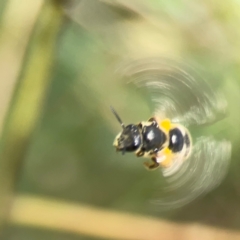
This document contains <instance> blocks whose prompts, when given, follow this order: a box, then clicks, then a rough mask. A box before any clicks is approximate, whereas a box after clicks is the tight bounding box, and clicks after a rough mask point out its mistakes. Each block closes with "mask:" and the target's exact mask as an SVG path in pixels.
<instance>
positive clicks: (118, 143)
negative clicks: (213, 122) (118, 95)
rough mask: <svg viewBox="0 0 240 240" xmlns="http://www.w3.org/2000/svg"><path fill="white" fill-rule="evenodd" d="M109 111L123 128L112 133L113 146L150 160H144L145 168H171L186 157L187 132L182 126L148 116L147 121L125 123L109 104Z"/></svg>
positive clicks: (187, 145)
mask: <svg viewBox="0 0 240 240" xmlns="http://www.w3.org/2000/svg"><path fill="white" fill-rule="evenodd" d="M111 110H112V112H113V114H114V115H115V117H116V118H117V120H118V122H119V123H120V124H121V126H122V129H123V130H122V131H121V132H120V133H119V134H118V135H117V136H116V138H115V140H114V143H113V146H114V147H115V148H116V150H117V151H120V152H122V153H123V154H124V153H125V152H135V154H136V156H137V157H145V158H149V159H150V161H146V162H144V166H145V167H146V168H147V169H148V170H154V169H157V168H158V167H162V168H172V167H173V166H174V165H175V163H178V165H179V162H183V161H184V160H186V159H187V158H188V157H189V155H190V153H191V146H192V144H191V143H192V140H191V135H190V133H189V131H188V130H187V129H186V128H185V127H183V126H182V125H180V124H174V123H172V122H171V121H170V120H169V119H164V120H162V121H161V120H159V119H158V118H157V117H152V118H150V119H149V120H148V121H145V122H144V121H143V122H140V123H138V124H129V125H127V126H125V125H124V123H123V122H122V120H121V118H120V117H119V115H118V114H117V113H116V111H115V110H114V109H113V108H112V107H111Z"/></svg>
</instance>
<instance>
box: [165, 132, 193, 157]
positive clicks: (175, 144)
mask: <svg viewBox="0 0 240 240" xmlns="http://www.w3.org/2000/svg"><path fill="white" fill-rule="evenodd" d="M184 137H185V136H183V134H182V132H181V131H180V129H178V128H174V129H171V130H170V131H169V147H168V148H169V149H170V150H171V151H172V152H174V153H177V152H180V151H182V149H183V146H184V143H185V139H184ZM188 141H189V140H188Z"/></svg>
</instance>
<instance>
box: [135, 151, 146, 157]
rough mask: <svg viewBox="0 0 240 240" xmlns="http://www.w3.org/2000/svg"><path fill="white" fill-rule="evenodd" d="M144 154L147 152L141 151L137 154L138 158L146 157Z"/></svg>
mask: <svg viewBox="0 0 240 240" xmlns="http://www.w3.org/2000/svg"><path fill="white" fill-rule="evenodd" d="M144 153H145V152H144V151H143V150H140V151H138V152H136V156H137V157H142V156H143V155H144Z"/></svg>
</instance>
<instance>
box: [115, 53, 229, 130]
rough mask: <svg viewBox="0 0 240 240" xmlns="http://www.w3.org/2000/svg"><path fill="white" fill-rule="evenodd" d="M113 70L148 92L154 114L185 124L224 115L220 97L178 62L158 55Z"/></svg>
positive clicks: (208, 120) (225, 103)
mask: <svg viewBox="0 0 240 240" xmlns="http://www.w3.org/2000/svg"><path fill="white" fill-rule="evenodd" d="M117 72H118V74H120V75H121V76H122V77H123V78H124V79H126V80H127V81H128V82H132V83H134V84H135V85H136V86H138V87H143V88H145V89H146V90H147V91H148V92H149V93H150V97H151V99H152V102H153V103H154V112H155V116H158V117H160V118H165V117H167V118H170V119H171V120H172V121H173V122H180V123H182V124H184V125H185V126H189V125H205V124H211V123H213V122H215V121H218V120H220V119H222V118H223V117H225V115H226V107H227V102H226V101H225V99H224V97H223V96H222V95H221V94H220V93H219V92H217V91H216V90H213V89H212V88H211V87H210V85H209V84H208V83H207V82H206V81H205V80H204V79H203V78H201V77H200V76H197V74H196V73H195V72H194V71H193V70H192V69H191V68H190V67H189V66H186V65H183V64H181V63H179V62H175V61H171V60H167V59H158V58H154V59H145V60H137V61H132V62H128V63H124V64H123V65H122V66H121V67H120V68H119V69H118V71H117ZM194 74H195V75H194Z"/></svg>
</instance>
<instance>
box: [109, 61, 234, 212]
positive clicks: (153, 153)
mask: <svg viewBox="0 0 240 240" xmlns="http://www.w3.org/2000/svg"><path fill="white" fill-rule="evenodd" d="M118 76H120V80H122V81H124V82H127V83H128V84H129V87H134V88H137V89H139V90H140V93H143V92H144V93H145V94H146V95H145V96H147V97H148V100H149V99H150V105H149V107H150V108H151V110H152V112H153V117H152V118H150V119H149V120H147V121H143V122H139V123H136V124H129V125H125V124H124V123H123V122H122V120H121V119H120V117H119V115H118V114H117V113H116V111H115V110H114V109H113V108H112V112H113V114H114V115H115V117H116V118H117V120H118V122H119V123H120V124H121V126H122V131H121V132H120V133H119V134H118V135H117V136H116V138H115V140H114V143H113V145H114V146H115V148H116V150H117V151H120V152H122V153H123V154H124V153H125V152H132V153H135V154H136V156H137V157H144V158H148V160H147V161H146V162H145V163H144V166H145V167H146V168H147V169H149V170H154V169H158V170H160V171H157V170H156V174H155V173H154V174H153V176H152V177H153V178H155V177H156V181H155V180H154V184H156V186H157V189H158V190H157V191H156V194H155V193H154V198H151V203H153V205H155V206H156V207H157V208H156V210H157V211H161V210H167V209H172V208H178V207H181V206H184V205H185V204H187V203H189V202H191V201H193V200H194V199H195V198H197V197H199V196H200V195H203V194H206V193H208V192H209V191H211V190H212V189H214V188H216V187H217V186H218V185H219V184H220V183H221V181H222V180H223V179H224V177H225V175H226V173H227V169H228V166H229V162H230V159H231V142H230V141H229V140H227V139H225V138H224V135H223V136H222V139H220V136H218V139H217V138H216V137H215V136H213V135H212V133H211V131H210V130H211V128H210V127H211V126H212V125H214V124H215V123H216V122H219V121H220V120H221V119H224V118H225V116H226V110H227V101H226V99H225V97H224V95H223V94H222V93H221V91H220V90H218V89H215V88H213V87H212V86H211V85H210V84H209V82H208V81H205V79H204V78H202V77H201V76H200V75H198V74H197V73H196V72H195V71H194V69H192V68H191V67H188V66H187V65H186V64H183V63H179V62H176V61H172V60H167V59H161V58H150V59H140V60H133V61H132V60H130V61H127V62H126V63H124V64H122V65H121V66H120V67H119V68H118V70H117V71H116V77H118ZM133 98H134V96H133ZM188 129H191V134H190V132H189V131H188ZM221 134H222V133H221ZM158 172H159V173H160V175H161V178H159V180H158V179H157V176H158V174H157V173H158ZM152 177H150V178H149V184H150V185H151V184H152V182H151V181H152Z"/></svg>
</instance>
